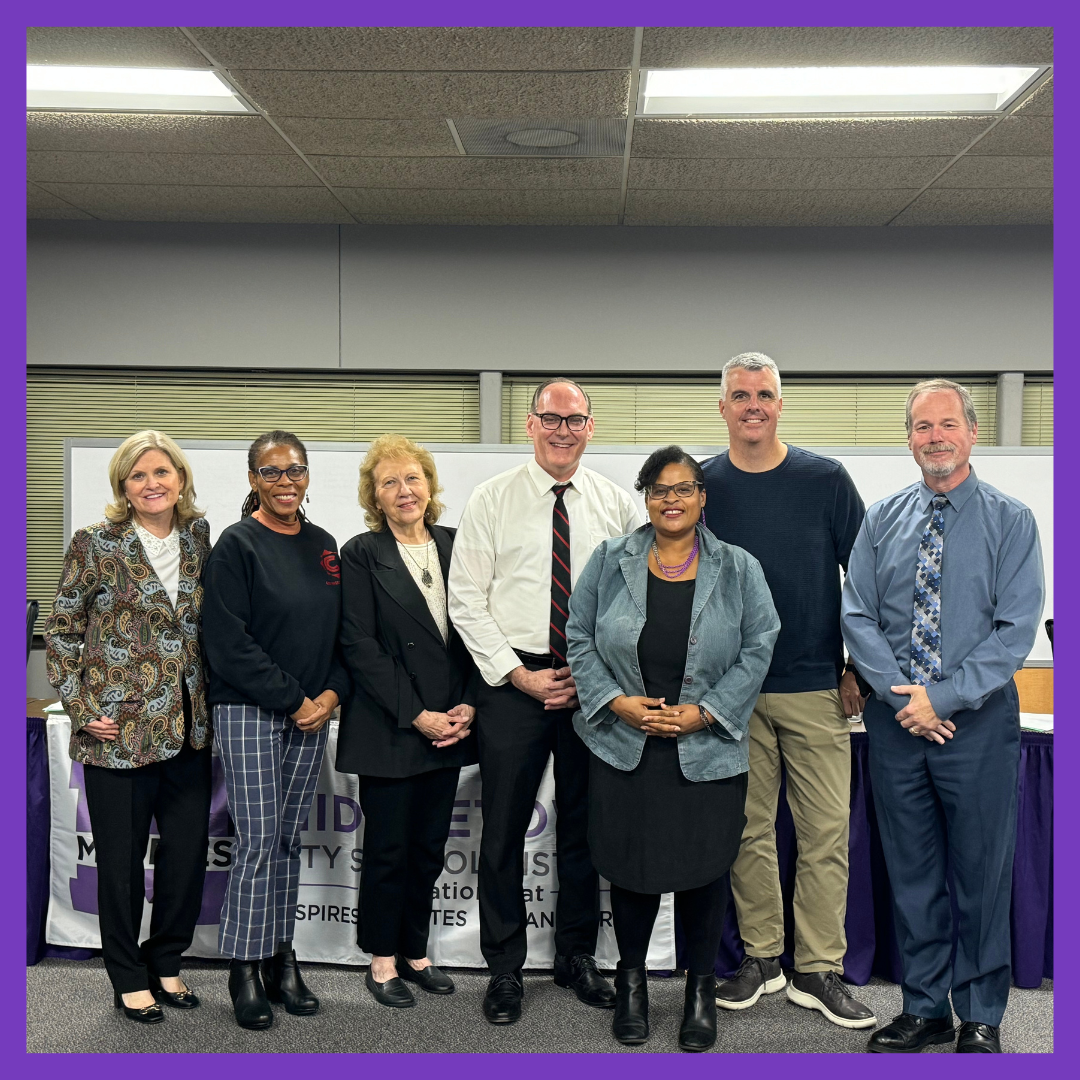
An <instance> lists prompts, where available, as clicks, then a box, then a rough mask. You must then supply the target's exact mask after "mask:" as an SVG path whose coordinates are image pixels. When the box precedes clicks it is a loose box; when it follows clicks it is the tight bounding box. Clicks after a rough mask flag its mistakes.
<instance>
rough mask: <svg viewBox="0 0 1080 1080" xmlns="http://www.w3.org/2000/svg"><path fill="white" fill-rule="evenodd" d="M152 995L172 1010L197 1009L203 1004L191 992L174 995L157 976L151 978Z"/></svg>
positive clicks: (186, 991)
mask: <svg viewBox="0 0 1080 1080" xmlns="http://www.w3.org/2000/svg"><path fill="white" fill-rule="evenodd" d="M149 979H150V993H151V994H153V995H154V997H155V998H156V999H157V1000H158V1001H159V1002H160V1003H161V1004H162V1005H168V1006H169V1008H170V1009H197V1008H198V1007H199V1005H200V1004H201V1002H200V1001H199V999H198V998H197V997H196V996H195V995H194V994H193V993H192V992H191V991H190V990H180V991H178V992H176V993H173V991H172V990H166V989H165V987H164V986H162V985H161V980H160V979H159V978H158V977H157V976H156V975H151V976H149Z"/></svg>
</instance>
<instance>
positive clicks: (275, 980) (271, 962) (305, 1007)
mask: <svg viewBox="0 0 1080 1080" xmlns="http://www.w3.org/2000/svg"><path fill="white" fill-rule="evenodd" d="M262 980H263V986H265V987H266V996H267V998H269V999H270V1001H275V1002H277V1004H279V1005H284V1006H285V1011H286V1012H287V1013H291V1014H292V1015H293V1016H314V1015H315V1013H317V1012H318V1011H319V999H318V998H317V997H316V996H315V995H314V994H313V993H312V992H311V991H310V990H309V989H308V988H307V985H306V984H305V983H304V978H303V976H302V975H301V974H300V965H299V964H297V962H296V950H295V949H289V950H288V951H287V952H279V953H274V955H273V956H271V957H268V958H267V959H266V960H264V961H263V962H262Z"/></svg>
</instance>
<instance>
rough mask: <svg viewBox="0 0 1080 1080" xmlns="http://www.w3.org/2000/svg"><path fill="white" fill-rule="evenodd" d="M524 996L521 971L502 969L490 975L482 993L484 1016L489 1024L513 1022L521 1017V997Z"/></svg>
mask: <svg viewBox="0 0 1080 1080" xmlns="http://www.w3.org/2000/svg"><path fill="white" fill-rule="evenodd" d="M524 996H525V984H524V983H523V982H522V981H521V972H520V970H519V971H504V972H503V973H502V974H501V975H492V977H491V978H490V980H488V988H487V993H486V994H485V995H484V1005H483V1009H484V1016H485V1017H486V1019H487V1021H488V1023H489V1024H513V1023H514V1022H515V1021H517V1020H520V1019H521V999H522V998H523V997H524Z"/></svg>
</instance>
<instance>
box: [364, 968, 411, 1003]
mask: <svg viewBox="0 0 1080 1080" xmlns="http://www.w3.org/2000/svg"><path fill="white" fill-rule="evenodd" d="M364 985H365V986H366V987H367V988H368V989H369V990H370V991H371V996H372V997H373V998H374V999H375V1000H376V1001H377V1002H378V1003H379V1004H380V1005H388V1006H389V1007H390V1008H391V1009H411V1008H412V1007H413V1006H414V1005H415V1004H416V998H414V997H413V996H412V991H411V990H410V989H409V988H408V987H407V986H406V985H405V984H404V983H403V982H402V981H401V976H395V977H394V978H392V979H387V980H386V982H383V983H380V982H376V981H375V980H374V979H373V978H372V977H371V968H368V970H367V974H366V975H365V976H364Z"/></svg>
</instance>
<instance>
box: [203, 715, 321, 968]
mask: <svg viewBox="0 0 1080 1080" xmlns="http://www.w3.org/2000/svg"><path fill="white" fill-rule="evenodd" d="M214 732H215V737H216V739H217V744H218V748H219V750H220V753H221V763H222V765H223V766H224V769H225V790H226V792H227V794H228V797H229V813H230V814H231V815H232V819H233V825H234V826H235V828H236V847H235V850H234V854H233V865H232V869H231V870H230V871H229V889H228V892H227V893H226V894H225V903H224V905H223V906H222V909H221V927H220V930H219V933H218V949H219V951H220V952H221V955H222V956H229V957H235V958H236V959H237V960H261V959H262V958H263V957H265V956H273V954H274V950H275V949H276V947H277V944H278V942H281V941H290V940H291V939H292V936H293V925H294V923H295V920H296V895H297V892H298V890H299V887H300V839H301V838H300V827H301V826H302V825H303V824H304V822H305V821H306V820H307V815H308V810H309V809H310V807H311V800H312V797H313V796H314V794H315V787H316V785H317V784H318V781H319V769H320V768H321V767H322V759H323V751H324V750H325V749H326V727H325V726H324V727H323V728H322V730H321V731H317V732H314V733H307V734H306V733H304V732H303V731H301V730H300V728H298V727H297V726H296V724H295V723H294V722H293V721H292V720H290V719H289V717H288V716H286V714H285V713H281V712H273V711H271V710H269V709H260V708H259V707H258V706H257V705H215V706H214Z"/></svg>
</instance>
